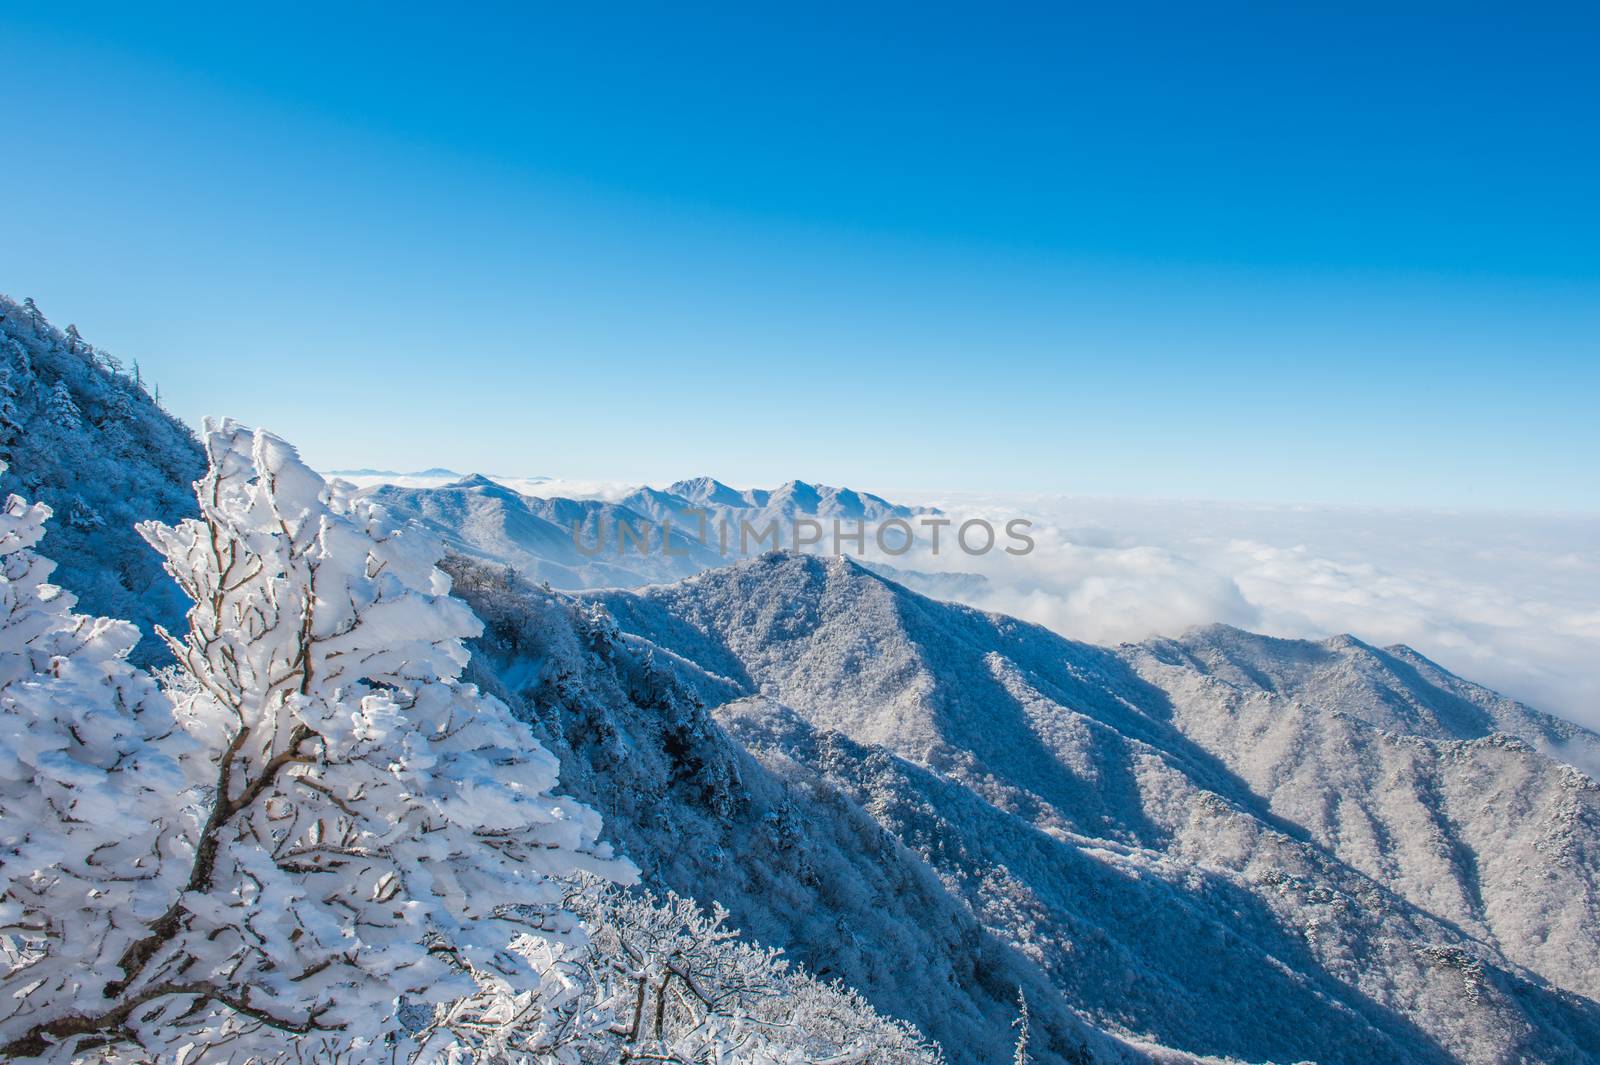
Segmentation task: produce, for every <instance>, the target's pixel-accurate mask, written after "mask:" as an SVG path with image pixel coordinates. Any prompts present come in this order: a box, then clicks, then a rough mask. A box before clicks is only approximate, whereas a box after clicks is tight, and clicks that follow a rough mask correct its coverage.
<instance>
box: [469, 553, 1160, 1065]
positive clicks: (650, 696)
mask: <svg viewBox="0 0 1600 1065" xmlns="http://www.w3.org/2000/svg"><path fill="white" fill-rule="evenodd" d="M450 568H451V569H452V571H453V573H454V576H455V578H456V583H455V593H456V594H457V595H460V596H462V597H464V598H465V599H466V600H467V601H468V602H469V603H470V604H471V605H472V606H473V608H474V609H475V610H476V611H477V613H478V615H479V616H480V617H481V618H483V620H484V622H485V624H486V626H487V631H486V633H485V635H484V637H483V638H482V639H480V640H478V641H475V642H474V645H473V658H472V663H471V666H470V670H469V676H470V677H471V678H472V679H474V680H475V681H477V682H478V683H479V684H480V685H481V686H483V687H484V688H486V689H488V690H490V691H492V692H494V693H495V694H497V695H499V696H500V697H501V698H502V699H504V700H505V701H506V702H507V703H509V704H510V705H511V706H512V707H513V709H514V710H515V711H516V712H517V713H518V714H519V716H521V717H523V719H524V720H526V721H528V722H530V723H531V724H533V725H534V727H535V729H536V731H538V732H539V734H540V738H541V740H542V741H543V742H545V743H546V744H547V745H548V746H549V747H550V749H551V750H552V751H555V752H556V753H557V754H558V756H559V757H560V758H561V763H562V768H561V780H562V785H563V788H564V789H565V790H566V791H567V792H568V793H570V794H573V795H575V796H576V797H578V798H579V799H581V800H582V801H584V802H586V803H588V804H590V805H593V806H594V807H595V808H597V809H599V810H600V811H601V813H602V815H603V816H604V818H605V824H606V827H607V832H608V835H609V837H610V838H611V839H613V840H614V841H615V843H616V844H617V848H618V849H619V850H620V851H621V852H622V853H625V854H627V855H628V856H629V857H630V858H632V859H633V860H634V861H635V862H637V863H638V864H639V866H640V867H641V869H642V871H643V875H644V878H645V880H646V882H647V883H648V884H650V885H652V886H654V887H657V888H668V889H672V890H676V891H678V892H679V893H681V894H685V895H691V896H693V897H695V898H698V899H701V900H703V901H704V902H706V903H708V904H709V903H710V902H711V901H712V900H716V901H718V902H721V903H722V904H723V905H725V906H727V907H728V908H729V910H730V911H731V912H732V914H733V918H734V920H733V923H734V924H736V925H737V926H739V927H740V928H742V929H743V930H744V931H745V932H746V933H747V934H749V935H751V936H753V937H755V938H758V939H760V940H761V941H762V942H766V943H771V944H774V945H779V946H783V947H784V948H785V949H786V950H787V951H788V952H789V953H790V954H791V955H792V956H794V957H795V958H797V959H798V960H800V961H801V962H803V963H804V964H806V965H807V966H808V967H809V968H810V969H811V971H813V972H815V973H817V974H818V975H820V976H823V977H824V978H828V979H835V978H837V979H842V980H844V981H845V982H846V983H848V984H850V985H852V986H854V987H856V988H857V989H858V990H860V991H862V992H863V993H864V994H866V995H867V996H868V997H869V998H870V999H871V1000H872V1001H873V1003H874V1004H875V1005H876V1006H877V1007H878V1008H880V1009H882V1010H884V1011H885V1012H888V1013H891V1014H893V1015H895V1016H898V1017H902V1018H905V1019H907V1020H910V1021H912V1022H913V1023H915V1024H917V1025H918V1026H919V1027H920V1028H921V1029H922V1030H923V1031H925V1032H926V1033H927V1034H928V1035H930V1036H931V1037H933V1038H935V1039H938V1040H939V1041H940V1042H941V1043H942V1045H943V1046H944V1047H945V1050H946V1052H947V1054H948V1055H949V1057H950V1060H951V1061H953V1062H972V1063H979V1062H992V1061H999V1060H1004V1059H1005V1058H1006V1057H1007V1056H1008V1054H1009V1049H1010V1044H1011V1041H1012V1039H1013V1037H1014V1033H1013V1032H1012V1029H1011V1025H1012V1022H1013V1020H1014V1019H1015V1016H1016V1011H1015V1003H1016V994H1017V989H1018V987H1022V988H1024V989H1025V990H1026V991H1027V993H1028V995H1029V1000H1030V1002H1032V1003H1033V1014H1034V1026H1035V1027H1034V1040H1035V1041H1034V1060H1036V1061H1039V1062H1041V1063H1052V1065H1054V1063H1064V1062H1073V1061H1084V1060H1090V1059H1089V1057H1088V1056H1087V1055H1088V1054H1089V1052H1090V1048H1096V1047H1098V1048H1099V1049H1100V1053H1098V1054H1096V1055H1095V1057H1094V1059H1093V1060H1100V1061H1114V1060H1123V1059H1124V1055H1122V1054H1119V1053H1117V1052H1116V1048H1115V1047H1114V1045H1112V1044H1111V1043H1109V1042H1108V1041H1106V1040H1104V1039H1103V1038H1100V1037H1098V1036H1097V1034H1096V1033H1094V1032H1092V1031H1089V1030H1087V1029H1086V1028H1085V1027H1084V1026H1083V1025H1082V1024H1081V1023H1080V1022H1078V1021H1077V1020H1076V1019H1075V1018H1074V1017H1073V1016H1072V1015H1071V1014H1070V1012H1068V1011H1067V1010H1066V1009H1065V1008H1064V1004H1063V1003H1061V1002H1060V1001H1059V1000H1058V999H1057V998H1056V997H1055V996H1054V995H1052V993H1051V992H1050V990H1049V985H1048V983H1047V981H1046V980H1045V979H1044V978H1043V976H1042V975H1041V973H1040V972H1039V971H1038V969H1037V968H1036V966H1035V965H1034V964H1033V963H1032V962H1031V960H1030V959H1029V958H1028V957H1027V955H1026V953H1025V952H1024V951H1020V950H1018V949H1016V948H1015V947H1012V946H1009V945H1007V944H1005V943H1004V942H1002V941H1001V940H1000V939H999V938H997V937H996V936H994V935H993V934H991V933H989V932H987V931H986V930H984V929H983V928H982V926H981V925H980V923H979V922H978V920H977V919H976V918H975V916H974V915H973V913H972V911H971V909H970V907H968V905H967V904H966V903H965V902H964V901H963V900H962V899H961V898H960V897H959V896H958V895H956V894H953V893H951V891H950V890H949V887H948V885H947V884H946V883H945V882H943V881H942V880H941V879H940V877H939V876H938V875H937V874H936V873H935V872H934V870H933V868H932V867H931V866H930V865H929V864H928V863H927V862H926V861H925V860H924V859H923V857H922V856H920V855H918V854H916V853H914V852H912V851H910V850H908V849H907V848H906V847H905V846H904V845H903V844H902V843H900V842H899V841H897V840H896V839H895V838H894V837H893V836H892V835H891V834H890V833H888V832H887V831H885V830H884V828H882V827H881V826H880V825H878V824H877V823H875V821H874V820H873V818H872V816H871V815H869V814H868V813H867V812H866V811H864V810H863V809H862V808H861V807H860V806H859V805H857V804H856V803H855V802H854V801H852V799H851V798H850V797H849V796H848V795H846V794H845V793H844V792H842V791H841V790H840V789H839V788H838V787H836V786H835V785H833V784H832V783H831V782H830V781H829V780H828V779H827V778H826V777H824V776H822V775H819V774H818V773H816V772H815V771H813V770H811V769H810V768H808V767H806V766H804V765H802V764H800V763H799V762H797V761H795V760H794V759H792V758H789V757H787V756H786V755H785V754H783V753H782V752H779V751H773V750H767V749H761V748H758V749H755V750H753V751H747V750H745V749H744V748H743V747H742V746H741V745H740V744H739V743H737V742H736V741H734V740H733V739H732V738H731V737H730V736H729V735H728V734H727V732H726V731H725V730H724V728H723V727H722V726H721V725H719V724H718V723H717V721H716V720H714V719H713V718H712V716H711V714H710V713H709V712H708V711H707V710H706V709H705V708H704V706H703V705H702V703H703V700H702V699H701V698H699V697H698V695H697V693H700V692H715V693H717V695H716V697H715V701H716V702H721V703H726V702H727V701H728V700H729V699H733V698H735V697H737V695H738V693H739V691H740V690H741V686H740V685H739V684H737V683H735V682H732V681H730V680H727V679H724V678H721V677H718V676H716V675H714V674H712V673H710V672H708V671H706V670H704V669H701V668H700V667H699V666H697V665H695V664H693V663H692V662H689V661H687V660H684V659H680V658H678V657H676V656H674V655H672V654H671V653H669V652H667V651H665V650H663V649H661V648H659V647H652V646H650V645H648V644H645V643H643V642H642V641H639V640H637V639H636V638H633V637H629V636H627V635H625V634H623V633H622V632H621V631H620V630H619V629H618V628H617V626H616V624H615V622H614V621H613V620H612V619H611V618H610V617H609V616H608V615H607V614H606V613H605V612H604V611H603V610H600V609H598V608H596V607H594V606H593V605H592V604H590V605H588V606H587V607H586V606H585V605H584V604H581V603H578V602H574V601H572V600H570V599H567V598H565V597H564V596H562V595H560V594H559V593H552V592H547V591H544V590H541V589H538V588H535V587H533V586H531V585H529V584H528V583H526V582H525V581H523V580H521V579H520V578H517V577H515V576H510V575H508V574H506V572H505V571H504V570H503V569H500V568H498V567H490V566H485V565H482V564H480V563H476V562H472V561H469V560H466V559H457V560H455V561H454V562H452V563H451V564H450ZM734 705H742V706H744V708H745V709H744V711H743V712H744V713H747V714H750V715H753V716H758V715H762V714H765V713H769V712H771V713H782V711H781V710H777V709H769V708H765V707H762V706H761V705H760V703H759V701H757V702H756V703H754V704H749V703H746V704H734ZM726 709H728V710H729V712H730V713H731V712H732V709H731V707H729V708H726ZM1126 1057H1127V1059H1128V1060H1137V1059H1139V1058H1140V1057H1141V1055H1135V1054H1129V1055H1126Z"/></svg>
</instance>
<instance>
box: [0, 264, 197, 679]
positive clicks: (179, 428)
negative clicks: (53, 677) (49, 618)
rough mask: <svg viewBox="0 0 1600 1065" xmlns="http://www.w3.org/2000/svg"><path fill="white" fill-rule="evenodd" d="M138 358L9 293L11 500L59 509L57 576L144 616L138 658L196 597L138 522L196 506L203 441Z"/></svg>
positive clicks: (104, 610)
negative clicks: (166, 570)
mask: <svg viewBox="0 0 1600 1065" xmlns="http://www.w3.org/2000/svg"><path fill="white" fill-rule="evenodd" d="M152 387H153V386H151V385H150V384H149V382H147V381H145V380H144V379H143V377H142V376H141V374H140V370H139V367H138V365H137V364H130V365H124V364H123V363H121V362H120V361H119V360H118V359H117V358H116V357H115V356H114V355H112V354H111V353H110V352H107V351H104V350H102V349H100V348H98V347H95V346H94V345H92V344H90V343H89V342H88V341H86V340H84V338H83V337H81V336H79V335H78V330H77V328H76V327H75V326H71V325H69V326H67V327H66V329H65V330H61V329H57V328H56V327H55V326H53V325H51V324H50V323H49V322H48V321H47V320H46V319H45V317H44V315H43V314H42V313H41V312H40V311H39V309H38V308H37V307H36V306H35V305H34V303H33V301H31V300H24V301H23V302H22V303H17V302H15V301H13V300H12V299H10V298H9V297H7V296H0V461H4V462H7V463H9V465H10V469H9V470H8V471H7V472H5V473H3V474H0V498H3V497H4V496H5V494H7V493H10V492H19V493H21V494H22V495H25V496H27V497H28V498H30V499H32V500H36V501H38V502H42V503H45V504H47V505H48V506H49V507H50V508H51V510H52V511H54V512H55V522H54V524H53V526H52V528H51V536H50V551H51V557H52V558H54V559H55V561H56V563H57V565H58V567H59V568H58V569H57V571H56V574H55V580H56V581H57V582H58V583H60V584H62V585H64V586H66V587H67V588H70V589H71V590H72V591H73V592H75V593H76V594H77V595H78V597H79V605H80V607H81V608H82V609H84V610H87V611H90V612H92V613H98V614H106V615H109V616H112V617H118V618H124V619H126V620H129V621H133V622H135V623H137V624H138V625H139V627H140V629H141V631H142V632H143V633H144V634H145V636H144V639H142V640H141V642H140V644H139V646H138V648H137V649H136V650H135V652H134V655H135V658H136V659H137V660H140V661H148V660H152V659H157V658H160V657H161V656H162V655H163V654H164V651H163V650H162V649H161V648H160V646H159V645H158V644H157V643H156V641H155V640H154V638H153V637H151V636H150V629H151V626H152V624H154V623H162V624H165V625H167V626H168V627H171V628H174V629H176V628H178V627H180V626H181V624H182V621H183V612H184V610H185V609H186V608H187V605H188V604H187V603H186V602H185V601H184V600H183V597H182V596H181V595H180V594H179V593H178V592H177V591H176V589H175V588H173V586H172V584H171V582H170V581H168V580H166V579H165V575H164V574H163V573H162V572H161V561H160V559H159V558H158V557H157V555H156V553H155V552H154V551H151V550H150V547H149V545H147V544H146V543H145V542H144V541H143V540H141V539H140V538H139V536H138V534H137V533H136V532H134V528H133V526H134V523H135V522H138V521H143V520H148V519H154V520H159V521H167V522H172V521H176V520H178V519H179V518H182V517H186V516H188V515H191V514H193V513H194V512H195V505H194V493H193V490H192V488H191V487H190V486H191V484H192V483H193V482H194V480H195V479H196V478H197V477H199V476H200V472H201V471H202V470H203V469H204V468H205V463H204V459H203V457H202V455H201V452H200V445H199V442H198V441H196V440H195V437H194V434H193V432H191V431H190V430H189V428H188V427H187V426H185V425H184V424H183V423H182V422H179V421H178V420H177V419H176V418H174V417H172V416H171V415H170V414H168V413H167V412H166V411H164V410H162V409H161V406H160V404H159V403H158V402H157V401H156V399H155V398H154V396H153V395H152V393H151V391H150V389H151V388H152Z"/></svg>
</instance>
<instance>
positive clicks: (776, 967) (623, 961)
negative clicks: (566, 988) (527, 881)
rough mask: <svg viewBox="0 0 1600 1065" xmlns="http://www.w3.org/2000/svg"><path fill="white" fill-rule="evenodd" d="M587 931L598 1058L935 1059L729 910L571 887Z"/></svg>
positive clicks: (819, 1062) (586, 965) (817, 1064)
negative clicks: (743, 927)
mask: <svg viewBox="0 0 1600 1065" xmlns="http://www.w3.org/2000/svg"><path fill="white" fill-rule="evenodd" d="M570 904H571V906H572V908H573V909H574V910H575V911H577V912H578V913H580V914H582V915H583V916H584V917H585V923H586V925H587V926H588V927H589V929H590V939H589V943H588V945H587V947H586V948H585V950H584V952H583V954H582V955H581V968H582V972H583V980H584V983H585V985H586V986H587V988H588V989H589V994H591V995H592V996H593V998H594V1000H595V1003H596V1005H597V1007H598V1008H600V1009H602V1010H604V1011H605V1013H606V1014H607V1015H608V1016H609V1017H610V1018H611V1019H612V1022H611V1025H610V1027H609V1028H608V1029H607V1031H606V1033H605V1035H604V1037H602V1038H600V1039H598V1040H597V1041H596V1043H597V1046H596V1048H595V1049H596V1050H598V1051H599V1052H600V1053H599V1054H596V1055H594V1056H595V1058H596V1060H607V1061H610V1060H620V1061H636V1060H642V1061H670V1062H683V1063H685V1065H688V1063H693V1062H707V1061H729V1062H735V1061H736V1062H741V1063H746V1065H808V1063H809V1065H845V1063H847V1062H873V1063H876V1065H938V1063H940V1062H942V1060H943V1058H942V1056H941V1055H940V1053H939V1050H938V1048H937V1047H935V1046H934V1045H932V1044H930V1043H928V1042H927V1041H926V1040H924V1039H923V1038H922V1037H921V1035H919V1034H918V1033H917V1031H916V1030H915V1029H913V1028H912V1027H910V1026H909V1025H906V1024H904V1023H901V1022H897V1021H892V1020H889V1019H887V1018H884V1017H882V1016H880V1015H879V1014H878V1013H877V1012H876V1011H875V1010H873V1008H872V1007H871V1006H870V1005H869V1004H868V1003H867V1002H866V1001H865V1000H864V999H862V998H861V996H859V995H858V994H856V993H855V992H854V991H851V990H850V989H848V988H846V987H844V986H842V985H840V984H838V983H833V984H828V983H823V982H821V981H819V980H817V979H815V978H814V977H812V976H810V975H808V974H807V973H805V972H804V971H803V970H800V969H797V968H795V967H793V966H791V965H790V964H789V962H788V961H787V960H786V959H784V958H783V956H782V953H781V952H780V951H777V950H773V949H770V948H765V947H761V946H757V945H755V944H752V943H748V942H745V941H744V940H742V939H740V938H739V936H738V934H737V933H736V932H735V931H733V930H732V929H730V928H728V927H727V923H726V922H727V916H728V915H727V911H726V910H724V909H723V908H722V907H721V906H714V907H713V908H712V909H711V911H709V912H707V911H705V910H702V909H701V908H700V907H699V906H697V905H696V904H695V903H694V902H692V901H690V900H689V899H685V898H681V897H679V896H677V895H675V894H670V893H669V894H668V895H667V896H666V897H665V898H664V899H658V898H656V897H655V896H654V895H651V894H648V893H647V894H643V895H640V894H630V893H627V892H623V891H617V890H612V891H595V890H593V889H592V888H590V889H588V890H585V891H582V892H580V893H577V894H575V895H574V896H573V897H572V899H571V900H570Z"/></svg>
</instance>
